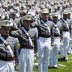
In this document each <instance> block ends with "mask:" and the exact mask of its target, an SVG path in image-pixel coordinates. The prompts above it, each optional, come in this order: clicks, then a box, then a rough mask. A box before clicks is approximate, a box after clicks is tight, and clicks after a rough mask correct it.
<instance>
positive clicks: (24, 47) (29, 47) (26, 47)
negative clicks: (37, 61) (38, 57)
mask: <svg viewBox="0 0 72 72" xmlns="http://www.w3.org/2000/svg"><path fill="white" fill-rule="evenodd" d="M21 48H23V49H33V46H27V45H24V46H22V47H21Z"/></svg>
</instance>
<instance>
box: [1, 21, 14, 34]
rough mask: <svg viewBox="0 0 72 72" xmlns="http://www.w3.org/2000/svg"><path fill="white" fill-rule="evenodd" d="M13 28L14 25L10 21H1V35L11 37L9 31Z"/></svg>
mask: <svg viewBox="0 0 72 72" xmlns="http://www.w3.org/2000/svg"><path fill="white" fill-rule="evenodd" d="M12 26H13V23H12V22H10V21H9V20H2V21H0V30H1V31H0V33H1V34H3V35H9V31H10V29H11V27H12Z"/></svg>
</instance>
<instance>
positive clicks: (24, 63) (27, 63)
mask: <svg viewBox="0 0 72 72" xmlns="http://www.w3.org/2000/svg"><path fill="white" fill-rule="evenodd" d="M31 20H32V19H31V16H30V15H26V16H23V17H22V26H21V28H20V29H21V31H22V35H24V37H25V38H26V41H23V40H22V39H21V40H20V48H21V50H20V57H19V61H20V72H32V71H33V65H34V49H33V48H34V45H33V42H32V39H31V37H33V36H34V34H35V32H33V31H32V30H31V29H30V24H31ZM35 31H36V30H35ZM30 36H31V37H30Z"/></svg>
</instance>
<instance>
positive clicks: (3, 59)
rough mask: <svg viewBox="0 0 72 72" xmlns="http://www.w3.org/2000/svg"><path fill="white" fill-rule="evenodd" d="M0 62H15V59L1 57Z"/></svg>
mask: <svg viewBox="0 0 72 72" xmlns="http://www.w3.org/2000/svg"><path fill="white" fill-rule="evenodd" d="M0 60H2V61H13V60H15V57H0Z"/></svg>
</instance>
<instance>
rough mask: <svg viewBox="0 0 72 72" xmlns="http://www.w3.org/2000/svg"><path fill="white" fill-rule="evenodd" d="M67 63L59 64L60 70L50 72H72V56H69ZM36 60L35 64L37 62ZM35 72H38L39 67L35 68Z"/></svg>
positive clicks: (49, 70) (50, 70)
mask: <svg viewBox="0 0 72 72" xmlns="http://www.w3.org/2000/svg"><path fill="white" fill-rule="evenodd" d="M68 57H69V59H68V61H67V62H58V69H50V68H49V69H48V72H72V54H70V55H68ZM37 61H38V60H36V61H35V62H37ZM33 72H38V66H35V67H34V71H33Z"/></svg>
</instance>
